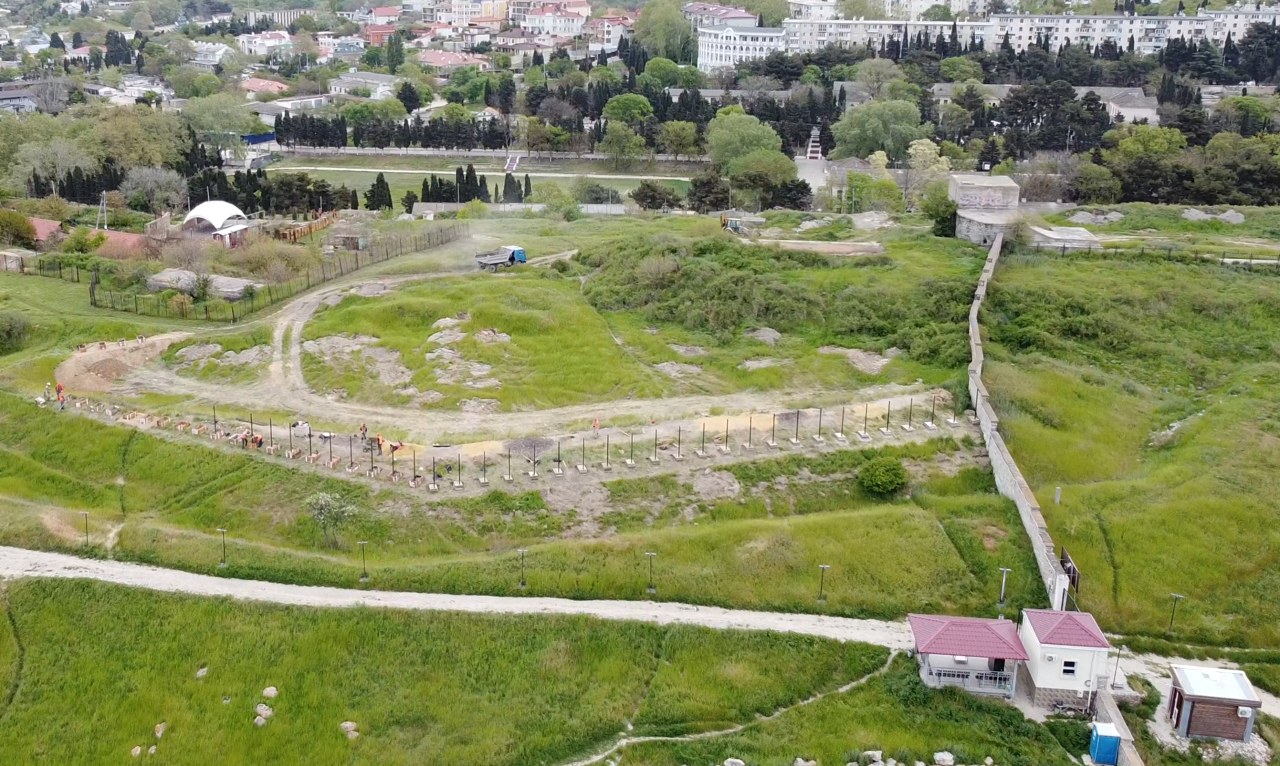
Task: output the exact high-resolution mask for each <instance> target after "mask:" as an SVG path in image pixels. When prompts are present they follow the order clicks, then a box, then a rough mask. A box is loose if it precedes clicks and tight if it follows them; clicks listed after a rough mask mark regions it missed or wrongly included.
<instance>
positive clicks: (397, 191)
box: [271, 162, 689, 212]
mask: <svg viewBox="0 0 1280 766" xmlns="http://www.w3.org/2000/svg"><path fill="white" fill-rule="evenodd" d="M322 164H323V165H325V166H327V165H328V164H329V163H327V162H325V163H322ZM317 166H318V165H317ZM365 167H368V165H367V164H366V165H365ZM455 167H457V164H456V163H455V164H453V165H451V166H450V167H448V168H447V169H444V170H442V171H440V172H437V173H436V174H435V175H437V176H439V177H441V178H442V179H445V180H449V181H452V180H453V175H454V174H453V169H454V168H455ZM271 171H272V172H298V171H294V170H291V169H290V168H287V167H273V168H271ZM302 172H305V173H306V174H307V175H309V176H311V177H312V178H316V179H323V180H325V181H328V182H329V183H330V184H331V185H333V186H335V187H337V186H346V187H347V188H348V189H355V190H357V191H359V192H360V204H361V205H363V204H364V192H365V191H366V190H368V188H369V187H370V186H372V185H373V182H374V179H376V178H377V177H378V172H379V171H377V170H307V171H302ZM530 172H531V175H530V179H529V181H530V183H531V185H532V187H533V191H534V193H535V194H536V193H537V191H538V189H540V188H542V187H543V186H558V187H560V188H561V189H563V190H565V191H566V192H569V191H570V190H571V188H572V186H573V183H574V179H573V178H572V177H568V178H566V177H559V176H539V175H536V173H537V171H530ZM591 172H592V173H595V172H598V171H591ZM476 173H478V174H480V175H484V176H486V183H488V184H489V188H490V190H492V189H493V185H494V183H497V184H498V185H499V186H501V184H502V178H503V173H502V168H501V167H497V168H494V169H492V170H490V171H489V172H485V171H483V170H481V169H480V168H476ZM430 175H431V172H430V171H424V172H422V173H421V174H418V173H386V174H385V175H384V177H385V178H386V179H387V184H388V185H389V186H390V187H391V199H392V200H393V201H395V203H396V208H397V210H399V211H400V212H403V210H401V209H400V208H401V205H400V200H401V199H403V198H404V195H405V193H406V192H409V191H412V192H413V193H414V194H421V193H422V181H423V179H425V178H427V177H428V176H430ZM516 175H517V177H519V178H520V179H521V180H523V178H524V173H523V172H518V173H517V174H516ZM590 180H591V181H593V182H594V183H597V184H600V185H601V186H603V187H605V188H606V189H613V190H614V191H616V192H617V193H618V194H619V195H620V199H618V200H615V201H616V202H622V203H626V202H630V201H631V198H630V197H627V196H626V195H627V192H629V191H631V190H632V189H634V188H636V187H637V186H639V185H640V179H637V178H611V177H608V176H600V177H594V176H593V177H592V178H591V179H590ZM657 183H659V184H661V185H663V186H668V187H670V188H672V189H674V190H675V191H676V192H677V193H679V194H682V195H683V194H685V193H686V192H687V191H688V190H689V182H688V181H684V180H679V179H671V180H660V181H658V182H657Z"/></svg>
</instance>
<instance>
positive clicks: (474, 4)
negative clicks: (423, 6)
mask: <svg viewBox="0 0 1280 766" xmlns="http://www.w3.org/2000/svg"><path fill="white" fill-rule="evenodd" d="M424 15H426V14H424ZM434 15H435V18H434V19H430V20H431V21H436V22H440V23H443V24H454V25H456V26H460V27H465V26H466V25H467V24H470V23H471V20H472V19H474V18H476V17H477V16H506V15H507V0H443V2H440V3H437V4H436V7H435V14H434Z"/></svg>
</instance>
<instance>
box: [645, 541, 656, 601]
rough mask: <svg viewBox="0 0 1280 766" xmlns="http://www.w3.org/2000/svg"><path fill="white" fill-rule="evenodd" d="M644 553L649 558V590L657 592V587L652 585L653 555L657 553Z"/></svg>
mask: <svg viewBox="0 0 1280 766" xmlns="http://www.w3.org/2000/svg"><path fill="white" fill-rule="evenodd" d="M644 555H645V556H647V557H648V559H649V592H650V593H657V592H658V589H657V588H655V587H653V557H654V556H657V555H658V554H656V553H654V552H653V551H645V554H644Z"/></svg>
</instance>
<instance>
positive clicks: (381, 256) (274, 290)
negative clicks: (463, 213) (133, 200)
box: [27, 223, 468, 322]
mask: <svg viewBox="0 0 1280 766" xmlns="http://www.w3.org/2000/svg"><path fill="white" fill-rule="evenodd" d="M467 233H468V228H467V224H466V223H452V224H449V225H447V226H442V227H440V228H437V229H432V230H430V231H424V232H419V233H416V234H402V235H397V236H390V237H383V238H379V239H378V240H377V241H375V242H373V243H372V244H371V245H370V247H369V249H368V250H364V251H361V250H355V251H351V252H346V253H341V254H339V255H336V256H334V257H333V258H329V259H327V260H325V261H324V262H323V263H321V264H320V265H319V266H315V267H313V268H310V269H307V271H306V272H305V273H304V274H302V275H300V276H298V277H296V278H294V279H291V280H289V281H288V282H282V283H280V284H275V285H266V286H264V287H262V288H260V289H258V290H254V291H252V292H251V293H249V294H248V295H245V297H243V298H240V299H239V300H235V301H223V300H210V301H202V302H199V303H196V302H194V301H192V299H191V297H190V296H188V295H185V294H183V293H178V294H176V295H172V296H169V297H164V296H159V295H143V294H139V293H123V292H115V291H111V290H104V289H102V288H101V283H100V282H99V279H98V274H97V272H96V271H95V272H92V274H91V278H90V281H89V304H90V305H91V306H94V307H97V308H105V309H112V310H115V311H127V312H131V313H134V314H141V315H143V316H151V317H162V318H165V319H203V320H206V321H210V322H238V321H240V320H241V319H243V318H244V317H245V316H247V315H249V314H252V313H254V312H255V311H261V310H262V309H264V308H266V307H268V306H271V305H272V304H275V303H279V302H280V301H283V300H287V299H289V298H292V297H293V296H295V295H297V294H298V293H301V292H304V291H306V290H310V289H311V288H313V287H315V286H316V285H321V284H324V283H325V282H329V281H332V280H334V279H339V278H341V277H344V276H346V275H348V274H351V273H353V272H355V271H357V270H359V269H362V268H365V267H367V266H371V265H373V264H375V263H382V262H383V261H387V260H390V259H392V258H396V257H398V256H401V255H404V254H406V253H415V252H419V251H422V250H426V249H429V248H433V247H439V246H441V245H443V244H446V243H448V242H452V241H454V240H456V239H458V238H460V237H464V236H466V235H467ZM27 273H32V272H31V271H28V272H27ZM64 273H65V271H64ZM53 276H57V274H54V275H53ZM78 279H79V274H77V281H78Z"/></svg>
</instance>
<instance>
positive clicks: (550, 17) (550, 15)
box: [520, 5, 587, 37]
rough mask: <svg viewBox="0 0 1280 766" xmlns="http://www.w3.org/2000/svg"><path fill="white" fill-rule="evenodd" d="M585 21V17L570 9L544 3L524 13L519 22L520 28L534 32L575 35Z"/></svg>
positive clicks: (579, 32) (561, 35)
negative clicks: (566, 9)
mask: <svg viewBox="0 0 1280 766" xmlns="http://www.w3.org/2000/svg"><path fill="white" fill-rule="evenodd" d="M586 22H587V20H586V19H585V18H583V17H582V16H580V15H578V14H576V13H573V12H572V11H565V10H561V9H559V8H556V7H555V6H550V5H544V6H543V7H541V8H535V9H534V10H531V11H529V12H528V13H526V14H525V16H524V21H522V22H520V28H521V29H527V30H529V31H530V32H533V33H534V34H545V35H554V36H556V37H577V36H578V35H580V34H582V28H583V25H585V24H586Z"/></svg>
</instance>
